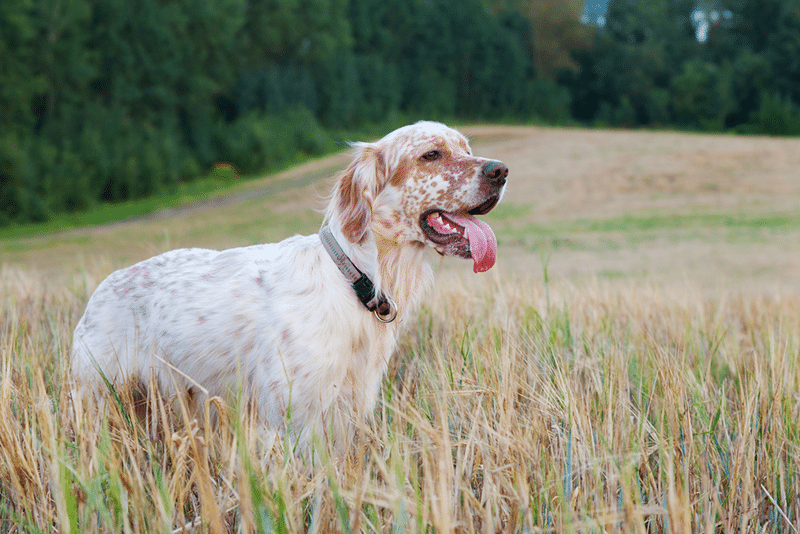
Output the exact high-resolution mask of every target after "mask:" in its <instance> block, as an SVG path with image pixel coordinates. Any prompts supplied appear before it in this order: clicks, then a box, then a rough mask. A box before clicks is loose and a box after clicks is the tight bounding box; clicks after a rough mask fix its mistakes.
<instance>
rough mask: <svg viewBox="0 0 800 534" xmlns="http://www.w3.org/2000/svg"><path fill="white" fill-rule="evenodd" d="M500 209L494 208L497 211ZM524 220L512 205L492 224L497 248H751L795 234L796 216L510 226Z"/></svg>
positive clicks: (662, 217)
mask: <svg viewBox="0 0 800 534" xmlns="http://www.w3.org/2000/svg"><path fill="white" fill-rule="evenodd" d="M499 208H500V207H498V209H499ZM524 215H525V211H524V209H523V208H521V207H520V208H518V207H517V206H514V205H513V204H512V205H511V206H510V207H509V208H507V213H505V214H504V213H500V214H498V216H497V217H494V214H492V215H491V216H490V217H489V218H490V219H492V218H493V219H494V220H496V221H498V222H499V223H500V224H498V225H497V233H498V238H499V239H500V241H501V243H509V244H517V245H520V246H523V247H526V248H529V249H531V250H541V249H542V248H547V249H553V250H558V249H568V250H615V249H619V248H622V247H627V246H630V245H636V244H638V243H643V242H648V241H653V240H656V239H668V240H671V241H689V240H700V241H706V242H716V241H719V240H720V239H722V240H724V241H725V242H727V243H754V242H764V241H766V240H768V239H774V236H775V235H781V234H789V233H794V232H798V231H800V213H784V214H773V215H763V214H750V213H738V214H736V213H733V214H732V213H709V212H696V213H644V214H636V213H631V214H625V215H621V216H618V217H610V218H604V219H564V220H557V221H553V222H549V223H524V222H523V223H518V222H517V223H515V222H514V221H519V220H520V219H522V218H523V216H524Z"/></svg>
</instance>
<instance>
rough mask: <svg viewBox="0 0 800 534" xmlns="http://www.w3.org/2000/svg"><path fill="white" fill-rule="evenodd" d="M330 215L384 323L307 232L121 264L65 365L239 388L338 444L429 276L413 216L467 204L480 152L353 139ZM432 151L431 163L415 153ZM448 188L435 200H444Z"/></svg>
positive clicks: (374, 386) (266, 410)
mask: <svg viewBox="0 0 800 534" xmlns="http://www.w3.org/2000/svg"><path fill="white" fill-rule="evenodd" d="M354 147H355V157H354V160H353V163H352V164H351V165H350V167H349V168H348V169H347V170H346V171H344V172H343V174H342V175H341V176H340V177H339V178H338V180H337V183H336V186H335V188H334V192H333V195H332V197H331V200H330V205H329V207H328V209H327V211H326V222H327V223H328V224H329V225H330V226H331V228H332V230H333V233H334V236H335V237H336V239H337V240H338V242H339V244H340V245H341V246H342V248H343V249H344V251H345V252H346V253H347V254H348V255H349V256H350V258H351V259H352V261H353V262H354V263H355V264H356V265H357V266H358V267H359V268H360V269H361V270H362V271H364V272H365V273H367V274H368V275H369V276H370V277H371V278H372V280H373V281H374V283H375V285H376V287H377V288H378V289H379V290H382V291H383V292H385V293H386V294H387V295H389V296H390V297H391V298H392V299H394V301H395V302H396V303H397V307H398V311H399V313H398V316H397V320H396V321H394V322H392V323H389V324H384V323H381V322H379V321H378V320H377V319H376V318H375V316H374V315H373V314H372V313H371V312H369V311H367V310H366V308H365V307H364V306H363V305H362V304H361V302H360V301H359V300H358V299H357V298H356V296H355V293H354V291H353V289H352V288H351V287H350V285H349V283H348V282H347V281H346V280H345V279H344V277H343V276H342V274H341V273H340V272H339V270H338V268H337V267H336V265H335V264H334V262H333V261H332V260H331V258H330V257H329V256H328V254H327V253H326V251H325V250H324V249H323V248H322V246H321V244H320V240H319V237H318V236H317V235H312V236H307V237H304V236H295V237H291V238H289V239H286V240H284V241H281V242H280V243H276V244H265V245H257V246H252V247H244V248H236V249H230V250H225V251H221V252H218V251H212V250H203V249H181V250H173V251H170V252H167V253H164V254H161V255H159V256H156V257H153V258H150V259H148V260H145V261H143V262H140V263H137V264H136V265H133V266H131V267H128V268H125V269H121V270H119V271H116V272H115V273H113V274H111V275H110V276H109V277H108V278H107V279H106V280H104V281H103V282H102V283H101V284H100V286H99V287H98V288H97V290H96V291H95V292H94V294H93V295H92V297H91V299H90V300H89V303H88V305H87V307H86V312H85V314H84V316H83V317H82V318H81V320H80V322H79V323H78V325H77V327H76V328H75V334H74V343H73V372H74V375H75V377H76V379H77V380H78V382H79V383H80V384H81V385H82V386H83V387H88V388H89V389H93V390H95V391H97V390H99V389H102V388H103V385H102V381H101V380H100V373H99V372H98V369H99V370H101V371H102V372H103V374H104V375H105V376H106V377H107V378H108V379H109V380H110V381H112V382H113V383H116V384H121V383H123V382H125V381H135V382H141V383H144V384H147V383H149V381H150V378H151V376H152V377H154V379H155V382H156V384H157V385H158V386H159V387H160V388H161V389H162V391H163V392H165V393H168V394H179V393H185V392H187V391H190V392H191V393H192V395H190V396H192V397H195V398H202V397H203V396H205V395H223V396H225V395H230V394H231V393H235V392H236V391H237V388H239V387H242V388H243V391H244V392H245V394H247V395H249V398H250V399H251V400H252V402H253V403H254V405H255V407H256V409H257V410H258V415H259V416H260V417H261V418H262V419H263V421H264V424H265V427H266V428H267V429H270V431H278V432H282V431H286V429H287V417H286V416H287V408H289V406H290V405H291V410H290V413H291V422H290V427H291V428H292V429H293V434H294V435H295V436H296V437H297V438H298V439H300V440H301V442H303V443H304V444H308V443H309V440H310V438H311V436H312V435H314V434H315V433H323V434H324V433H330V432H332V433H333V434H332V435H333V437H334V439H343V438H344V441H346V438H347V436H348V435H349V433H350V427H349V425H350V421H352V418H354V417H356V418H358V417H367V416H369V414H370V413H371V412H372V410H373V408H374V405H375V402H376V399H377V395H378V393H379V387H380V382H381V380H382V377H383V375H384V373H385V371H386V368H387V361H388V359H389V357H390V356H391V354H392V351H393V350H394V348H395V340H396V338H397V334H398V329H399V328H401V327H402V326H403V325H404V324H408V322H409V320H410V319H412V318H413V316H414V313H415V310H416V309H417V307H418V303H419V300H420V298H421V296H422V294H423V292H424V290H425V288H426V287H428V286H429V285H430V283H431V281H432V273H431V269H430V267H429V265H428V263H427V261H426V259H425V245H428V246H431V247H433V248H435V249H437V250H438V251H439V252H440V253H448V251H447V250H446V249H444V248H442V247H439V246H437V245H436V244H434V243H432V242H430V241H428V240H427V239H426V237H425V235H424V234H423V232H422V230H421V228H420V224H419V218H420V216H421V214H422V213H424V212H425V210H428V209H431V208H436V209H441V210H447V211H459V210H461V211H464V210H467V209H471V207H473V206H475V205H478V204H480V203H481V202H483V201H484V200H485V198H484V197H486V196H487V195H488V194H489V193H487V191H489V192H491V191H493V194H494V195H495V196H498V195H502V190H503V188H502V187H500V188H497V187H495V188H494V189H491V188H488V186H487V185H486V184H485V183H484V182H485V181H486V180H485V178H483V177H482V175H481V172H482V168H483V166H484V165H485V164H486V163H487V162H488V161H489V160H486V159H483V158H475V157H473V156H472V155H471V152H470V149H469V145H468V144H467V142H466V140H465V139H464V137H463V136H461V134H459V133H458V132H456V131H455V130H452V129H450V128H447V127H446V126H444V125H441V124H438V123H431V122H420V123H417V124H414V125H411V126H406V127H404V128H401V129H399V130H396V131H395V132H392V133H391V134H389V135H387V136H386V137H385V138H383V139H381V140H380V141H378V142H376V143H358V144H355V145H354ZM431 150H440V151H442V153H443V154H445V156H446V157H445V156H443V157H442V158H441V160H440V161H438V162H436V163H437V164H436V165H432V164H431V163H430V162H429V161H426V160H424V159H423V158H421V156H422V155H423V154H425V153H428V152H429V151H431ZM443 195H444V196H443Z"/></svg>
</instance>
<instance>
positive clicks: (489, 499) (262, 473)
mask: <svg viewBox="0 0 800 534" xmlns="http://www.w3.org/2000/svg"><path fill="white" fill-rule="evenodd" d="M91 279H92V276H91V273H86V272H85V273H83V275H81V276H76V277H75V278H74V279H73V280H72V282H71V283H68V284H64V283H60V284H57V285H54V284H52V283H49V282H48V280H47V279H46V278H45V277H43V276H40V277H37V276H33V275H31V274H29V273H25V272H23V271H20V270H15V269H8V268H6V269H3V270H2V272H1V273H0V287H1V288H2V295H3V297H2V304H1V305H0V320H2V328H3V332H2V344H0V357H1V358H2V366H3V367H2V379H0V410H1V411H2V414H0V455H2V458H0V481H2V482H1V484H2V486H0V516H2V517H3V523H2V524H0V530H2V531H3V532H53V531H56V532H184V531H185V532H215V533H216V532H794V531H796V527H795V526H794V525H795V524H796V523H797V522H798V518H800V502H799V501H798V495H797V488H798V480H797V478H798V471H797V468H798V465H800V463H799V461H800V457H799V456H800V450H799V449H798V443H800V442H799V441H798V432H800V399H799V398H798V391H800V365H798V356H799V355H800V301H798V299H797V298H796V297H786V298H782V297H780V296H774V297H771V298H766V297H759V298H744V297H734V298H720V299H718V300H713V301H712V300H707V299H703V298H700V297H693V296H691V295H688V294H687V295H684V296H682V297H680V298H676V297H673V296H670V295H667V294H664V293H663V292H661V291H660V290H659V289H658V288H655V287H643V286H641V285H636V286H631V287H621V286H618V285H617V286H611V285H609V284H603V283H601V282H597V283H595V284H588V285H584V286H582V287H577V286H576V287H565V286H561V287H552V288H551V287H549V286H548V285H542V284H540V283H530V281H527V282H526V281H525V280H524V279H516V280H515V279H513V278H512V277H504V278H501V277H499V276H497V277H495V279H494V281H493V282H492V284H491V286H490V291H484V292H480V291H477V290H472V289H468V288H469V287H470V283H469V281H466V280H457V281H451V283H449V284H446V285H445V287H440V288H438V289H437V290H436V294H435V295H434V298H431V299H430V305H429V306H427V307H425V309H424V310H423V311H422V313H421V315H420V317H419V320H418V322H417V323H416V324H413V325H409V328H408V331H407V333H406V334H405V335H404V337H403V338H402V341H401V344H400V349H399V351H398V354H397V355H396V357H395V358H394V359H393V360H392V361H391V364H390V371H389V373H388V376H387V378H386V380H385V384H384V391H383V395H382V399H381V403H380V405H379V407H378V408H377V409H376V412H375V417H374V420H373V421H372V422H371V423H370V424H369V425H364V427H363V428H362V430H361V431H360V433H359V436H358V439H357V445H356V447H355V448H354V449H353V450H352V451H351V453H350V454H349V455H347V456H346V457H341V456H334V455H333V454H330V451H332V450H333V448H331V447H330V446H329V444H326V443H318V444H317V446H316V449H315V450H316V454H315V456H314V458H313V459H312V458H301V457H298V455H296V454H293V453H292V452H291V450H290V446H289V445H290V444H277V445H276V446H275V447H273V448H272V449H270V450H265V448H264V446H263V444H261V443H259V439H258V433H257V428H255V425H254V424H253V423H252V422H251V421H249V420H248V418H247V417H245V416H242V415H241V414H242V412H241V411H240V410H238V409H237V408H236V407H230V406H229V407H227V408H224V409H222V411H221V413H222V417H221V418H220V421H219V423H218V424H203V421H199V422H198V421H196V420H190V418H189V416H186V415H185V414H183V415H182V414H181V412H180V410H178V411H177V412H176V411H171V410H169V409H168V408H165V406H166V405H167V404H168V401H169V399H153V400H151V413H150V415H149V416H147V417H137V415H136V411H137V410H136V407H135V406H134V402H135V401H134V400H132V399H130V398H128V396H127V395H126V393H125V392H124V391H120V392H119V398H118V399H117V398H114V397H113V396H112V395H111V393H109V397H108V403H107V404H106V408H105V409H103V410H101V411H99V412H98V411H97V410H96V408H95V407H93V406H90V405H87V404H86V403H84V402H81V403H77V404H76V405H75V406H72V405H71V404H70V402H69V400H68V391H69V385H68V380H69V377H68V367H67V362H68V354H69V346H70V338H71V329H72V327H73V325H74V324H75V323H76V321H77V319H78V318H79V316H80V314H81V313H82V308H83V305H84V302H85V300H86V299H87V297H88V292H89V291H90V290H91V288H92V286H93V282H92V281H91ZM699 294H700V293H698V295H699ZM198 423H200V424H198Z"/></svg>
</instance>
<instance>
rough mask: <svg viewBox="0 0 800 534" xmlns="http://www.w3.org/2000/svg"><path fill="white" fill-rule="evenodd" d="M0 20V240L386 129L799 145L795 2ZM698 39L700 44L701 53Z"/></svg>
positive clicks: (164, 9) (60, 8) (54, 1)
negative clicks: (732, 138) (492, 126)
mask: <svg viewBox="0 0 800 534" xmlns="http://www.w3.org/2000/svg"><path fill="white" fill-rule="evenodd" d="M582 12H583V2H582V1H581V0H458V1H456V0H170V1H164V0H138V1H137V2H129V1H128V0H25V1H14V2H0V226H2V225H7V224H12V223H15V222H20V223H22V222H29V221H42V220H46V219H47V218H49V217H51V216H52V215H54V214H56V213H63V212H70V211H77V210H83V209H86V208H89V207H91V206H93V205H95V204H97V203H98V202H104V201H105V202H113V201H120V200H126V199H132V198H141V197H145V196H147V195H152V194H155V193H159V192H162V191H165V190H169V189H171V188H174V187H175V186H176V184H177V183H178V182H180V181H183V180H191V179H192V178H194V177H198V176H202V175H204V174H205V173H207V172H208V170H209V169H210V168H211V166H212V165H214V164H215V163H218V162H226V163H229V164H231V165H233V166H234V167H236V168H237V169H238V170H239V171H240V172H242V173H252V172H256V171H262V170H265V169H268V168H270V167H274V166H277V165H281V164H285V163H286V162H288V161H291V160H293V159H294V158H296V157H297V156H298V154H319V153H323V152H326V151H329V150H331V149H332V148H333V147H334V146H335V145H334V143H333V137H334V134H333V133H332V132H336V131H345V130H348V129H350V130H352V129H356V128H359V127H364V126H365V125H370V124H376V123H381V122H384V121H387V120H391V119H392V118H394V119H395V120H397V119H398V118H409V119H410V118H433V119H442V120H448V119H462V120H487V121H515V122H520V121H539V122H545V123H551V124H570V123H583V124H589V125H606V126H619V127H681V128H689V129H697V130H711V131H722V130H734V131H738V132H746V133H762V134H777V135H797V134H800V0H709V1H704V2H697V1H696V0H651V1H649V2H640V1H638V0H610V2H609V4H608V9H607V12H606V14H605V17H604V21H603V23H602V24H598V23H596V22H595V21H588V20H583V21H582V20H581V15H582ZM701 32H702V35H701Z"/></svg>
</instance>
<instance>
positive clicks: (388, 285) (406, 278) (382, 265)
mask: <svg viewBox="0 0 800 534" xmlns="http://www.w3.org/2000/svg"><path fill="white" fill-rule="evenodd" d="M376 244H377V249H378V267H379V271H380V290H382V291H383V292H384V293H386V294H387V295H390V296H391V297H392V298H393V299H394V301H395V303H397V309H398V313H399V315H400V316H401V317H402V316H403V315H405V314H406V313H409V312H413V311H414V310H416V309H417V306H418V305H419V301H420V298H421V297H422V295H423V294H424V293H425V291H426V290H427V289H428V288H429V287H430V286H431V284H432V282H433V270H432V269H431V266H430V264H429V263H428V261H427V259H426V250H425V245H423V244H422V243H416V242H407V243H403V244H398V243H395V242H393V241H390V240H388V239H385V238H382V237H380V236H377V238H376Z"/></svg>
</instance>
